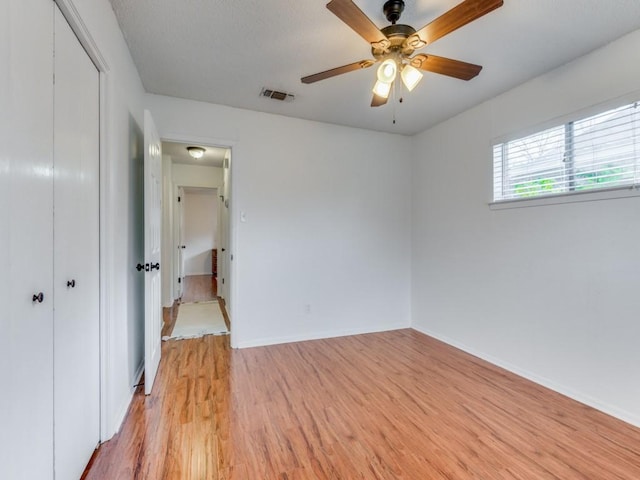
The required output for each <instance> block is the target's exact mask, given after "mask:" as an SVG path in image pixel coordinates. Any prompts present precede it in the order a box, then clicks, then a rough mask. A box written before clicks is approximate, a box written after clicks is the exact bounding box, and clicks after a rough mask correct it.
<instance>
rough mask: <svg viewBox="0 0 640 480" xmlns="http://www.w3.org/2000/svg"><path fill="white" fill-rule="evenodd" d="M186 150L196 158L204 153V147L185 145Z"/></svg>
mask: <svg viewBox="0 0 640 480" xmlns="http://www.w3.org/2000/svg"><path fill="white" fill-rule="evenodd" d="M187 151H188V152H189V155H191V156H192V157H193V158H195V159H198V158H202V156H203V155H204V152H205V149H204V148H202V147H187Z"/></svg>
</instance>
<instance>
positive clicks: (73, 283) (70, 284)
mask: <svg viewBox="0 0 640 480" xmlns="http://www.w3.org/2000/svg"><path fill="white" fill-rule="evenodd" d="M69 287H70V288H76V281H75V280H74V279H71V280H68V281H67V288H69Z"/></svg>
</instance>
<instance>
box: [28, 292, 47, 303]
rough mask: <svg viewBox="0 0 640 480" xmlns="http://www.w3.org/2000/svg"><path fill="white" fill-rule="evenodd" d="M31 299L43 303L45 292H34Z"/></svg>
mask: <svg viewBox="0 0 640 480" xmlns="http://www.w3.org/2000/svg"><path fill="white" fill-rule="evenodd" d="M31 301H32V302H33V303H36V302H38V303H42V302H43V301H44V294H43V293H42V292H40V293H34V294H33V298H32V299H31Z"/></svg>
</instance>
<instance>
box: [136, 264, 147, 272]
mask: <svg viewBox="0 0 640 480" xmlns="http://www.w3.org/2000/svg"><path fill="white" fill-rule="evenodd" d="M136 270H138V271H139V272H141V271H142V270H145V271H147V272H148V271H149V264H148V263H145V264H144V265H143V264H141V263H139V264H138V265H136Z"/></svg>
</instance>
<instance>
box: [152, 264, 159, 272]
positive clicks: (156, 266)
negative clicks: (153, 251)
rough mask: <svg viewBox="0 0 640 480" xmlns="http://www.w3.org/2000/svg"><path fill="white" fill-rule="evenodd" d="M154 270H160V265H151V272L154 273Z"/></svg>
mask: <svg viewBox="0 0 640 480" xmlns="http://www.w3.org/2000/svg"><path fill="white" fill-rule="evenodd" d="M154 270H160V264H159V263H157V262H156V263H155V264H153V263H152V264H151V271H152V272H153V271H154Z"/></svg>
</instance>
